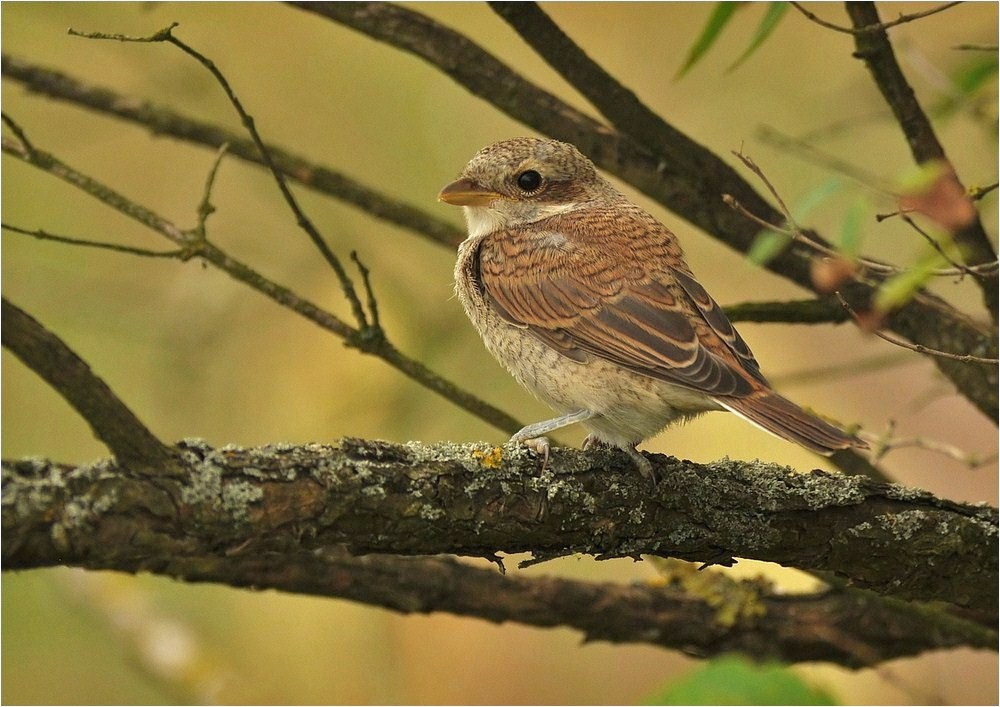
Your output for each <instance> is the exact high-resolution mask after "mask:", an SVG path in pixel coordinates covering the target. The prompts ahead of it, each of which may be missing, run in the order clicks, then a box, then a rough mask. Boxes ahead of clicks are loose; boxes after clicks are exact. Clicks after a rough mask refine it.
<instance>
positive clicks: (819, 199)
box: [792, 177, 844, 223]
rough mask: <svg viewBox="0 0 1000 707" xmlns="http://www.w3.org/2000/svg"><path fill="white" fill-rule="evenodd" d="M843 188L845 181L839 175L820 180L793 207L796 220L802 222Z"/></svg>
mask: <svg viewBox="0 0 1000 707" xmlns="http://www.w3.org/2000/svg"><path fill="white" fill-rule="evenodd" d="M843 188H844V181H843V180H842V179H840V178H839V177H831V178H830V179H827V180H826V181H825V182H820V183H819V184H818V185H817V186H815V187H813V188H812V189H810V190H809V191H808V192H806V194H805V196H803V197H802V198H801V199H800V200H799V201H798V202H797V203H796V204H795V205H794V206H793V207H792V214H793V215H794V216H795V220H796V221H798V222H799V223H802V222H803V221H805V220H806V219H807V218H808V217H809V215H810V214H811V213H812V212H813V211H814V210H815V209H816V208H817V207H819V206H820V205H821V204H822V203H823V202H825V201H826V200H827V199H829V198H830V197H831V196H833V195H834V194H836V193H837V192H839V191H840V190H841V189H843Z"/></svg>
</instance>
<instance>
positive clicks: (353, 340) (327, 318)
mask: <svg viewBox="0 0 1000 707" xmlns="http://www.w3.org/2000/svg"><path fill="white" fill-rule="evenodd" d="M2 149H3V152H4V153H5V154H8V155H11V156H13V157H16V158H18V159H21V160H22V161H24V162H27V163H29V164H31V165H33V166H35V167H37V168H39V169H42V170H44V171H45V172H48V173H49V174H52V175H53V176H56V177H59V178H60V179H62V180H64V181H66V182H68V183H70V184H72V185H74V186H76V187H77V188H79V189H81V190H83V191H84V192H86V193H88V194H90V195H91V196H93V197H95V198H96V199H98V200H99V201H101V202H103V203H104V204H106V205H108V206H110V207H111V208H113V209H115V210H116V211H119V212H121V213H123V214H125V215H126V216H128V217H130V218H132V219H134V220H136V221H138V222H139V223H141V224H143V225H144V226H146V227H147V228H150V229H152V230H153V231H156V232H157V233H160V234H161V235H163V236H166V237H167V238H169V239H170V240H171V241H173V242H174V243H176V244H177V245H179V246H180V247H181V248H182V249H184V250H185V251H189V252H191V253H192V255H196V256H197V257H200V258H202V259H204V260H205V261H206V262H208V263H211V264H212V265H214V266H215V267H217V268H219V269H220V270H222V271H224V272H226V273H227V274H228V275H229V276H230V277H232V278H234V279H236V280H238V281H240V282H242V283H244V284H246V285H249V286H250V287H252V288H253V289H255V290H257V291H258V292H260V293H262V294H264V295H265V296H267V297H269V298H270V299H272V300H274V301H275V302H277V303H278V304H280V305H282V306H284V307H287V308H288V309H290V310H292V311H294V312H295V313H297V314H299V315H301V316H303V317H305V318H306V319H309V320H310V321H312V322H314V323H315V324H317V325H319V326H320V327H322V328H323V329H326V330H327V331H330V332H332V333H333V334H336V335H337V336H339V337H341V338H342V339H344V340H345V341H346V342H348V344H350V345H351V346H353V347H355V348H357V349H359V350H360V351H363V352H365V353H368V354H372V355H375V356H378V357H379V358H381V359H382V360H384V361H386V362H387V363H389V364H390V365H391V366H393V367H394V368H396V369H398V370H399V371H401V372H403V373H404V374H406V375H407V376H409V377H410V378H412V379H413V380H415V381H417V382H418V383H420V384H421V385H423V386H424V387H426V388H428V389H430V390H432V391H434V392H435V393H438V394H439V395H441V396H443V397H444V398H446V399H448V400H450V401H451V402H453V403H455V404H456V405H458V406H459V407H461V408H462V409H464V410H467V411H468V412H470V413H472V414H474V415H476V416H477V417H479V418H481V419H483V420H485V421H486V422H488V423H490V424H492V425H493V426H495V427H497V428H499V429H501V430H504V431H505V432H509V433H514V432H516V431H517V430H519V429H520V428H521V427H522V424H521V423H520V422H518V421H517V420H515V419H514V418H513V417H511V416H510V415H508V414H506V413H504V412H503V411H501V410H499V409H497V408H495V407H493V406H492V405H489V404H487V403H485V402H483V401H482V400H480V399H479V398H477V397H476V396H474V395H472V394H471V393H468V392H467V391H464V390H462V389H460V388H458V387H457V386H455V385H454V384H453V383H451V382H450V381H448V380H446V379H444V378H442V377H441V376H440V375H438V374H437V373H435V372H433V371H432V370H430V369H429V368H427V367H426V366H424V365H423V364H421V363H420V362H419V361H415V360H413V359H411V358H409V357H407V356H405V355H404V354H402V353H401V352H400V351H399V350H398V349H396V348H395V347H394V346H393V345H392V344H391V343H390V342H388V341H387V340H386V339H384V338H382V339H372V338H370V337H369V338H365V337H362V336H360V330H359V329H356V328H355V327H352V326H351V325H349V324H347V323H346V322H344V321H343V320H341V319H340V318H338V317H337V316H336V315H334V314H332V313H330V312H327V311H325V310H323V309H321V308H320V307H318V306H317V305H315V304H313V303H312V302H310V301H308V300H306V299H304V298H302V297H299V296H298V295H297V294H295V293H294V292H292V291H291V290H289V289H287V288H285V287H282V286H281V285H278V284H276V283H274V282H272V281H270V280H268V279H267V278H265V277H264V276H263V275H261V274H260V273H258V272H256V271H255V270H253V269H252V268H251V267H249V266H248V265H246V264H244V263H242V262H240V261H238V260H236V259H235V258H233V257H231V256H230V255H229V254H228V253H226V252H225V251H223V250H221V249H220V248H218V247H217V246H215V245H214V244H212V243H209V242H208V241H207V240H203V239H200V238H199V236H198V235H197V234H196V233H195V232H194V231H185V230H184V229H181V228H179V227H178V226H176V225H174V224H173V223H171V222H170V221H168V220H167V219H165V218H163V217H161V216H159V215H158V214H156V213H154V212H153V211H151V210H149V209H147V208H145V207H143V206H141V205H139V204H136V203H135V202H133V201H131V200H129V199H127V198H126V197H124V196H122V195H121V194H119V193H118V192H116V191H115V190H113V189H111V188H110V187H107V186H106V185H104V184H101V183H100V182H97V181H96V180H94V179H92V178H91V177H89V176H87V175H84V174H82V173H81V172H78V171H77V170H75V169H73V168H72V167H70V166H69V165H66V164H65V163H63V162H61V161H59V160H58V159H56V158H55V157H54V156H52V155H50V154H48V153H46V152H43V151H41V150H35V152H33V153H30V154H29V153H28V151H27V150H26V149H25V148H24V146H23V145H20V144H19V143H15V142H14V141H11V140H8V139H6V138H4V139H3V141H2Z"/></svg>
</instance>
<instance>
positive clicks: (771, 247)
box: [747, 229, 792, 265]
mask: <svg viewBox="0 0 1000 707" xmlns="http://www.w3.org/2000/svg"><path fill="white" fill-rule="evenodd" d="M791 242H792V237H791V236H790V235H788V234H787V233H781V232H780V231H771V230H768V229H764V230H763V231H761V232H760V233H758V234H757V237H756V238H754V241H753V243H752V244H751V245H750V250H748V251H747V259H748V260H749V261H750V262H751V263H756V264H757V265H766V264H767V263H769V262H770V261H771V260H773V259H774V258H775V257H777V256H778V255H780V254H781V252H782V251H783V250H784V249H785V248H787V247H788V244H789V243H791Z"/></svg>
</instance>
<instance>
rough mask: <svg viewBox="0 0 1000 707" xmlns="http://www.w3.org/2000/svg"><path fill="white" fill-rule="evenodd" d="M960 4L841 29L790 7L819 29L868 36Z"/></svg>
mask: <svg viewBox="0 0 1000 707" xmlns="http://www.w3.org/2000/svg"><path fill="white" fill-rule="evenodd" d="M961 4H962V3H961V2H946V3H944V4H943V5H938V6H937V7H934V8H931V9H930V10H924V11H922V12H914V13H912V14H909V15H900V16H899V17H897V18H896V19H895V20H892V21H891V22H874V23H872V24H868V25H864V26H860V27H859V26H854V27H842V26H840V25H838V24H834V23H833V22H828V21H826V20H824V19H823V18H821V17H819V16H817V15H814V14H813V13H811V12H809V10H807V9H805V8H804V7H802V5H801V4H800V3H798V2H793V3H792V7H794V8H795V9H796V10H798V11H799V12H801V13H802V14H803V15H804V16H805V17H806V19H808V20H810V21H812V22H815V23H816V24H818V25H820V26H821V27H826V28H827V29H832V30H833V31H835V32H842V33H843V34H853V35H859V34H870V33H872V32H880V31H885V30H887V29H889V28H890V27H895V26H896V25H901V24H904V23H906V22H913V21H914V20H919V19H922V18H924V17H929V16H930V15H936V14H937V13H939V12H944V11H945V10H950V9H951V8H953V7H954V6H955V5H961Z"/></svg>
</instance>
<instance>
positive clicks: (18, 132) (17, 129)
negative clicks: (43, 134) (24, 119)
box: [0, 112, 35, 152]
mask: <svg viewBox="0 0 1000 707" xmlns="http://www.w3.org/2000/svg"><path fill="white" fill-rule="evenodd" d="M0 120H3V124H4V125H6V126H7V127H8V128H9V129H10V131H11V132H12V133H14V135H15V137H17V139H18V140H20V141H21V144H22V145H24V149H25V150H27V151H28V152H34V151H35V146H34V145H32V144H31V141H30V140H28V136H27V135H25V134H24V131H23V130H22V129H21V126H20V125H18V124H17V123H15V122H14V119H13V118H11V117H10V116H9V115H7V114H6V113H2V112H0Z"/></svg>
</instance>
